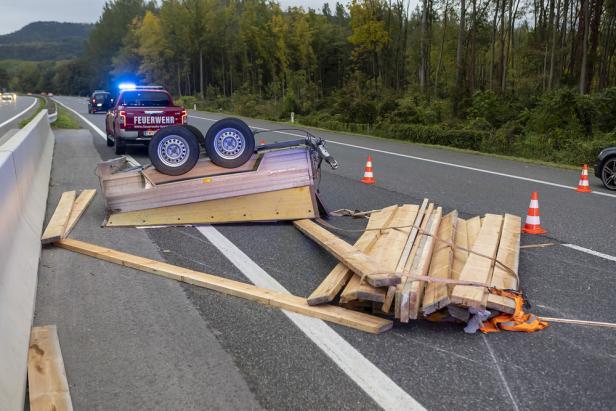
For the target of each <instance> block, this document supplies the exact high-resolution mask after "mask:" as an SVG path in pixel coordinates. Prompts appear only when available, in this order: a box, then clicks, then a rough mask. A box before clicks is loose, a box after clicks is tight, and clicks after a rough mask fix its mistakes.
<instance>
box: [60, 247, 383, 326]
mask: <svg viewBox="0 0 616 411" xmlns="http://www.w3.org/2000/svg"><path fill="white" fill-rule="evenodd" d="M55 244H56V245H57V246H59V247H62V248H65V249H67V250H71V251H74V252H77V253H81V254H85V255H89V256H91V257H95V258H98V259H100V260H105V261H109V262H112V263H115V264H118V265H122V266H125V267H130V268H134V269H137V270H141V271H145V272H148V273H151V274H156V275H159V276H162V277H165V278H169V279H172V280H176V281H181V282H184V283H187V284H192V285H196V286H198V287H203V288H207V289H210V290H214V291H218V292H221V293H223V294H229V295H233V296H236V297H240V298H244V299H247V300H251V301H256V302H258V303H261V304H264V305H270V306H272V307H277V308H281V309H284V310H288V311H292V312H296V313H299V314H304V315H307V316H311V317H316V318H320V319H322V320H325V321H330V322H333V323H336V324H341V325H345V326H348V327H351V328H355V329H358V330H361V331H366V332H370V333H375V334H376V333H381V332H384V331H387V330H389V329H390V328H391V327H392V322H391V321H389V320H386V319H383V318H379V317H375V316H372V315H368V314H364V313H359V312H354V311H350V310H347V309H344V308H342V307H337V306H333V305H321V306H317V307H314V306H310V305H308V303H307V302H306V299H305V298H302V297H297V296H294V295H291V294H286V293H282V292H279V291H274V290H268V289H265V288H260V287H257V286H255V285H252V284H246V283H241V282H239V281H234V280H229V279H227V278H224V277H219V276H215V275H212V274H206V273H202V272H199V271H194V270H189V269H187V268H183V267H178V266H175V265H171V264H167V263H164V262H161V261H156V260H151V259H149V258H144V257H138V256H135V255H131V254H127V253H123V252H121V251H116V250H113V249H110V248H106V247H101V246H97V245H94V244H89V243H86V242H83V241H77V240H71V239H65V240H61V241H58V242H56V243H55Z"/></svg>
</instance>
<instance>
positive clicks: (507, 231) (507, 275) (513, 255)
mask: <svg viewBox="0 0 616 411" xmlns="http://www.w3.org/2000/svg"><path fill="white" fill-rule="evenodd" d="M521 224H522V219H521V218H520V217H519V216H516V215H512V214H505V219H504V221H503V232H502V234H501V239H500V244H499V245H498V252H497V254H496V260H497V261H499V262H500V263H502V264H504V265H505V266H507V267H509V268H510V269H511V270H512V271H513V273H511V272H510V271H508V270H506V269H505V268H503V267H502V266H501V265H500V264H495V265H494V272H493V273H492V281H491V282H490V286H492V287H495V288H498V289H500V290H517V289H518V281H519V279H518V266H519V262H520V226H521ZM487 308H488V309H494V310H498V311H502V312H505V313H508V314H513V312H514V311H515V301H514V300H513V299H511V298H508V297H504V296H501V295H496V294H489V295H488V302H487Z"/></svg>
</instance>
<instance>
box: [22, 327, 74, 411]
mask: <svg viewBox="0 0 616 411" xmlns="http://www.w3.org/2000/svg"><path fill="white" fill-rule="evenodd" d="M28 392H29V397H30V410H32V411H49V410H54V411H70V410H72V409H73V404H72V402H71V394H70V392H69V387H68V381H67V380H66V372H65V371H64V360H63V359H62V352H61V351H60V342H59V340H58V332H57V330H56V326H55V325H46V326H42V327H32V333H31V334H30V347H29V349H28Z"/></svg>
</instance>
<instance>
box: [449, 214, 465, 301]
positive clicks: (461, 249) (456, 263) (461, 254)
mask: <svg viewBox="0 0 616 411" xmlns="http://www.w3.org/2000/svg"><path fill="white" fill-rule="evenodd" d="M455 245H456V247H455V249H454V253H453V267H452V270H451V278H452V279H453V280H458V279H459V278H460V273H461V272H462V269H463V268H464V264H466V260H467V259H468V251H466V250H468V236H467V232H466V220H464V219H462V218H458V222H457V224H456V239H455ZM453 287H454V286H453V285H450V286H449V294H451V291H452V290H453Z"/></svg>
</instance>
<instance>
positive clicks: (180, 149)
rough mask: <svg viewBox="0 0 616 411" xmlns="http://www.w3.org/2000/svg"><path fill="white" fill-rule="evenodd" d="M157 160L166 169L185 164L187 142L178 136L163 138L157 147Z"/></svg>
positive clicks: (187, 151)
mask: <svg viewBox="0 0 616 411" xmlns="http://www.w3.org/2000/svg"><path fill="white" fill-rule="evenodd" d="M157 153H158V158H159V159H160V161H162V163H163V164H165V165H166V166H168V167H179V166H181V165H183V164H184V163H186V161H187V160H188V155H189V154H190V149H189V148H188V142H187V141H186V140H185V139H184V138H182V137H180V136H178V135H169V136H166V137H163V138H162V139H161V140H160V143H158V147H157Z"/></svg>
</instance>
